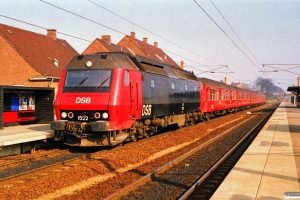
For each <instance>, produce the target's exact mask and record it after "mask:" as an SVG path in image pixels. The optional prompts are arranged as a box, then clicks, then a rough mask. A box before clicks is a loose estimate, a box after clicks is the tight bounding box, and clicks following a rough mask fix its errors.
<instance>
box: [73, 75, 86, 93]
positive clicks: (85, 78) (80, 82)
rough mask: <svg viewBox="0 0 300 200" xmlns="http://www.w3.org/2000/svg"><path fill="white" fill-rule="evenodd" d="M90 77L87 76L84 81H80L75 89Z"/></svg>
mask: <svg viewBox="0 0 300 200" xmlns="http://www.w3.org/2000/svg"><path fill="white" fill-rule="evenodd" d="M88 78H89V77H88V76H87V77H86V78H85V79H83V80H82V81H80V83H78V84H77V85H75V87H74V89H73V91H74V90H75V89H76V88H78V86H80V85H82V84H83V83H84V81H86V79H88Z"/></svg>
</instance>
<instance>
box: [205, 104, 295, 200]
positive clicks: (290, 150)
mask: <svg viewBox="0 0 300 200" xmlns="http://www.w3.org/2000/svg"><path fill="white" fill-rule="evenodd" d="M299 175H300V108H297V107H295V106H293V105H292V104H291V103H289V102H283V103H281V104H280V106H279V107H278V108H277V110H276V111H275V113H274V114H273V115H272V116H271V118H270V119H269V121H268V122H267V124H265V126H264V127H263V129H262V130H261V132H260V133H259V134H258V136H257V137H256V138H255V140H254V141H253V143H252V144H251V145H250V146H249V148H248V149H247V151H246V152H245V153H244V155H243V156H242V157H241V158H240V160H239V161H238V162H237V163H236V165H235V166H234V168H233V169H232V171H231V172H230V173H229V174H228V176H227V177H226V179H225V180H224V182H223V183H222V184H221V185H220V186H219V188H218V190H217V191H216V192H215V194H214V195H213V197H212V198H211V199H214V200H216V199H220V200H226V199H240V200H243V199H245V200H250V199H266V200H270V199H271V200H277V199H285V195H287V193H286V192H293V193H291V195H293V194H294V196H297V195H299V199H300V190H299V178H298V177H299Z"/></svg>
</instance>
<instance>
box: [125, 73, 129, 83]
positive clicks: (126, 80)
mask: <svg viewBox="0 0 300 200" xmlns="http://www.w3.org/2000/svg"><path fill="white" fill-rule="evenodd" d="M124 85H125V86H128V85H129V72H128V71H125V76H124Z"/></svg>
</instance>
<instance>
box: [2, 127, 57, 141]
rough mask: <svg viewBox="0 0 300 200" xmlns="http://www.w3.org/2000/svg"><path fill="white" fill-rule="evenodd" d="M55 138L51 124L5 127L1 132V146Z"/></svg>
mask: <svg viewBox="0 0 300 200" xmlns="http://www.w3.org/2000/svg"><path fill="white" fill-rule="evenodd" d="M53 137H54V131H53V130H51V129H50V124H32V125H19V126H10V127H4V128H3V129H2V130H0V146H9V145H14V144H20V143H25V142H32V141H37V140H44V139H48V138H53Z"/></svg>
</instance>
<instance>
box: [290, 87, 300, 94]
mask: <svg viewBox="0 0 300 200" xmlns="http://www.w3.org/2000/svg"><path fill="white" fill-rule="evenodd" d="M287 91H288V92H292V93H294V94H295V93H297V92H298V93H300V86H289V87H288V88H287Z"/></svg>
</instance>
